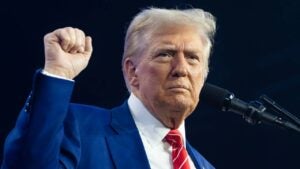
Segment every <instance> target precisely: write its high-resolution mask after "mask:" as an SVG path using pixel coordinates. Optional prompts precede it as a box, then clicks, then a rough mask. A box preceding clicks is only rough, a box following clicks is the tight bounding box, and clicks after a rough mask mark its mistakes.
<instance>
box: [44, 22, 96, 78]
mask: <svg viewBox="0 0 300 169" xmlns="http://www.w3.org/2000/svg"><path fill="white" fill-rule="evenodd" d="M44 47H45V66H44V70H45V71H47V72H49V73H51V74H54V75H58V76H62V77H65V78H68V79H73V78H74V77H76V76H77V75H78V74H79V73H80V72H81V71H82V70H83V69H84V68H86V66H87V64H88V62H89V59H90V57H91V54H92V50H93V47H92V39H91V37H89V36H86V35H85V34H84V32H83V31H82V30H80V29H77V28H72V27H66V28H61V29H57V30H55V31H53V32H51V33H48V34H46V35H45V36H44Z"/></svg>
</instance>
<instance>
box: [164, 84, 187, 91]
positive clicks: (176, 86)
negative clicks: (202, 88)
mask: <svg viewBox="0 0 300 169" xmlns="http://www.w3.org/2000/svg"><path fill="white" fill-rule="evenodd" d="M168 89H185V90H190V89H189V87H187V86H185V85H172V86H170V87H169V88H168Z"/></svg>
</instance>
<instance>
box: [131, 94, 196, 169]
mask: <svg viewBox="0 0 300 169" xmlns="http://www.w3.org/2000/svg"><path fill="white" fill-rule="evenodd" d="M128 105H129V109H130V112H131V114H132V116H133V119H134V122H135V124H136V126H137V128H138V130H139V133H140V136H141V138H142V142H143V145H144V148H145V151H146V154H147V158H148V160H149V164H150V167H151V169H173V162H172V147H171V146H170V145H169V144H168V143H167V142H165V141H163V139H164V137H165V136H166V135H167V134H168V132H169V131H170V129H169V128H167V127H165V126H164V125H163V124H162V123H161V122H160V121H159V120H157V119H156V118H155V117H154V116H153V115H152V114H151V113H150V112H149V111H148V110H147V109H146V107H145V106H144V105H143V103H142V102H141V101H140V100H139V99H138V98H137V97H136V96H135V95H134V94H132V93H131V95H130V97H129V99H128ZM178 130H179V132H180V133H181V135H182V137H183V141H184V146H186V138H185V127H184V123H182V124H181V125H180V127H179V128H178ZM189 164H190V167H191V169H195V165H194V163H193V161H192V160H191V158H190V157H189Z"/></svg>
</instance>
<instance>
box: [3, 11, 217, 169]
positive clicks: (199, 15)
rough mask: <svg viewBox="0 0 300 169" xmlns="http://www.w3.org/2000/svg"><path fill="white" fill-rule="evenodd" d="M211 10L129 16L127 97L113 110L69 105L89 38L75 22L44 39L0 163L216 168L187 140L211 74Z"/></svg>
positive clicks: (29, 167) (90, 168) (102, 168)
mask: <svg viewBox="0 0 300 169" xmlns="http://www.w3.org/2000/svg"><path fill="white" fill-rule="evenodd" d="M214 31H215V21H214V19H213V16H212V15H210V14H209V13H207V12H204V11H203V10H201V9H190V10H167V9H158V8H151V9H147V10H144V11H142V12H141V13H139V14H138V15H137V16H136V17H135V18H134V19H133V21H132V22H131V24H130V26H129V28H128V31H127V34H126V39H125V47H124V55H123V60H122V66H123V73H124V78H125V81H126V85H127V87H128V90H129V91H130V93H131V94H130V97H129V99H128V100H127V101H125V102H124V104H123V105H121V106H119V107H116V108H113V109H111V110H108V109H103V108H98V107H93V106H87V105H80V104H73V103H70V98H71V93H72V89H73V85H74V81H73V80H72V79H73V78H74V77H76V76H77V75H78V74H79V73H80V72H81V71H82V70H83V69H84V68H85V67H86V66H87V64H88V61H89V59H90V56H91V54H92V39H91V37H88V36H86V35H85V34H84V32H83V31H81V30H79V29H76V28H71V27H67V28H61V29H57V30H55V31H53V32H51V33H49V34H47V35H45V37H44V46H45V66H44V68H43V70H40V71H38V72H37V73H36V75H35V78H34V82H33V83H34V84H33V89H32V92H31V94H30V96H29V98H28V100H27V102H26V104H25V106H24V108H23V110H22V111H21V113H20V116H19V118H18V120H17V123H16V126H15V128H14V129H13V130H12V131H11V133H10V134H9V136H8V138H7V140H6V143H5V150H4V151H5V152H4V159H3V163H2V169H16V168H17V169H19V168H22V169H48V168H49V169H56V168H67V169H70V168H79V169H111V168H118V169H122V168H123V169H146V168H152V169H168V168H169V169H171V168H174V169H179V168H185V169H187V168H191V169H192V168H201V169H204V168H205V169H211V168H213V167H212V166H211V164H210V163H209V162H207V161H206V160H205V159H204V157H202V156H201V155H200V154H199V153H198V152H197V151H196V150H195V149H194V148H192V147H191V145H190V144H189V143H188V142H187V141H186V139H185V129H184V120H185V119H186V118H187V117H188V116H189V115H190V114H191V113H192V112H193V111H194V109H195V107H196V106H197V104H198V101H199V94H200V91H201V88H202V86H203V84H204V81H205V79H206V76H207V74H208V58H209V55H210V49H211V38H212V37H213V34H214Z"/></svg>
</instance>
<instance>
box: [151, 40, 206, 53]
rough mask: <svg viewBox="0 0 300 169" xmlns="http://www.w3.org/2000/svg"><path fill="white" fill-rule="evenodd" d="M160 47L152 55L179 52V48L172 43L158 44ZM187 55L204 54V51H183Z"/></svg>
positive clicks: (193, 49) (196, 49)
mask: <svg viewBox="0 0 300 169" xmlns="http://www.w3.org/2000/svg"><path fill="white" fill-rule="evenodd" d="M157 46H158V47H156V48H155V49H154V50H153V51H152V53H153V54H157V53H158V52H160V51H169V52H174V53H176V52H178V48H177V47H176V45H174V44H172V43H170V42H163V43H162V44H158V45H157ZM183 52H184V53H186V54H202V50H200V49H199V48H191V49H184V51H183Z"/></svg>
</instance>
